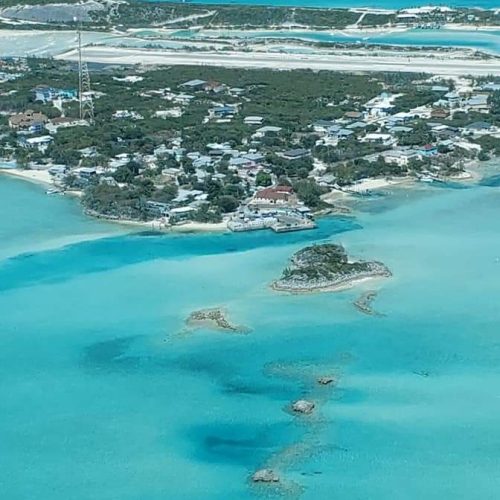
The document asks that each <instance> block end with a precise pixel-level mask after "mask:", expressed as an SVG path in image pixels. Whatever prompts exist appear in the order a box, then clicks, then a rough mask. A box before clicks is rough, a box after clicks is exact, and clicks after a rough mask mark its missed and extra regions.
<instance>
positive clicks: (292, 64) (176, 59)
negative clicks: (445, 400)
mask: <svg viewBox="0 0 500 500" xmlns="http://www.w3.org/2000/svg"><path fill="white" fill-rule="evenodd" d="M83 53H84V58H85V60H87V61H89V62H101V63H115V64H116V63H118V64H138V63H142V64H152V65H155V64H168V65H180V64H185V65H200V66H225V67H234V68H273V69H299V68H307V69H315V70H330V71H400V72H409V71H414V72H427V73H435V74H440V75H449V76H451V75H468V74H471V75H500V59H484V60H480V59H477V60H472V59H465V58H464V59H458V58H451V57H450V56H449V55H446V54H443V56H442V58H441V57H439V58H438V57H423V56H420V55H419V56H418V57H409V58H408V57H402V56H401V54H400V53H399V54H398V55H394V56H378V55H373V54H370V51H369V50H367V51H366V52H365V53H361V52H360V53H357V54H354V55H345V54H339V55H336V54H277V53H265V52H248V53H245V52H229V51H228V52H189V51H186V52H179V51H169V50H161V49H158V50H157V49H155V50H148V49H131V48H115V47H112V48H111V47H86V48H85V49H84V51H83ZM56 58H57V59H65V60H76V59H77V54H76V52H75V51H74V50H72V51H69V52H66V53H64V54H61V55H59V56H57V57H56Z"/></svg>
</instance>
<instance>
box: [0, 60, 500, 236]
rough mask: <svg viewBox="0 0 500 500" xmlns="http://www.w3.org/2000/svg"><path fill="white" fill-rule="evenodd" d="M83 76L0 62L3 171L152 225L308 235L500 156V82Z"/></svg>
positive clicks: (421, 77)
mask: <svg viewBox="0 0 500 500" xmlns="http://www.w3.org/2000/svg"><path fill="white" fill-rule="evenodd" d="M86 77H87V84H88V86H87V87H85V88H83V87H79V82H78V72H77V71H76V70H75V65H74V64H73V63H65V62H57V61H53V60H49V59H34V58H28V59H26V58H9V59H4V60H2V61H1V62H0V82H1V83H0V112H1V122H0V123H1V129H0V157H1V158H2V160H1V164H0V165H2V167H3V169H4V171H6V172H10V173H11V174H17V175H20V176H23V177H26V178H31V179H34V180H39V181H43V182H45V183H46V184H47V186H48V187H47V193H48V194H74V195H77V196H79V197H80V198H81V202H82V205H83V207H84V209H85V211H86V212H87V213H88V214H90V215H93V216H96V217H101V218H106V219H109V220H116V221H120V222H133V223H137V224H144V225H145V226H148V227H151V228H154V229H168V228H175V227H183V226H184V227H188V228H189V227H195V226H196V227H201V228H205V229H229V230H231V231H251V230H260V229H270V230H272V231H275V232H286V231H295V230H304V229H312V228H314V227H315V224H316V223H315V220H314V219H315V217H316V216H317V215H320V214H324V213H339V212H340V213H343V212H345V211H346V210H348V209H347V208H346V207H345V206H344V204H343V200H344V199H345V198H346V197H352V196H366V195H369V194H370V193H371V192H372V190H373V189H376V188H380V187H386V186H389V185H391V184H393V183H400V182H408V181H412V182H428V183H433V182H435V183H436V182H444V181H447V180H450V179H452V180H466V179H468V178H470V177H471V176H473V172H474V164H475V162H478V161H485V160H488V159H490V158H493V157H495V156H498V155H500V78H494V77H491V78H487V77H476V78H472V77H466V76H464V77H461V78H458V77H457V78H453V79H449V78H448V79H446V78H443V77H439V76H429V75H425V74H420V73H415V74H405V75H398V77H397V78H395V77H394V76H393V75H391V74H385V73H384V74H371V75H368V74H366V75H363V74H356V75H352V74H351V75H350V74H345V73H331V72H326V71H323V72H312V71H305V70H304V71H294V72H293V73H292V72H290V71H273V70H245V71H241V70H236V69H235V70H231V69H223V68H197V67H189V66H180V67H154V68H151V67H147V66H143V65H135V66H117V65H93V67H92V70H91V71H90V72H88V70H87V73H86ZM291 77H292V78H291Z"/></svg>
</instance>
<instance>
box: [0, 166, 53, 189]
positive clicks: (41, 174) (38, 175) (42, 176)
mask: <svg viewBox="0 0 500 500" xmlns="http://www.w3.org/2000/svg"><path fill="white" fill-rule="evenodd" d="M0 173H2V174H7V175H12V176H13V177H21V178H22V179H25V180H28V181H32V182H36V183H37V184H44V185H46V186H50V187H52V186H53V185H54V181H53V179H52V176H51V175H50V174H49V172H48V170H21V169H17V168H16V169H14V168H5V169H0Z"/></svg>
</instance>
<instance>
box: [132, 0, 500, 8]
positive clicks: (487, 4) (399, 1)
mask: <svg viewBox="0 0 500 500" xmlns="http://www.w3.org/2000/svg"><path fill="white" fill-rule="evenodd" d="M141 1H143V2H157V1H159V2H162V1H165V2H169V3H190V4H215V5H265V6H270V7H317V8H327V9H335V8H337V9H351V8H373V9H386V10H399V9H408V8H415V7H426V6H428V5H432V6H436V7H443V6H445V7H452V8H453V7H454V8H471V9H472V8H478V9H497V8H498V7H499V5H498V3H497V2H496V0H455V1H453V2H436V1H432V0H431V1H426V0H420V1H415V0H187V2H186V1H185V0H141Z"/></svg>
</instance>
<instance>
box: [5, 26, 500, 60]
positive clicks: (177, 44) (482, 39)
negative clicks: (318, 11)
mask: <svg viewBox="0 0 500 500" xmlns="http://www.w3.org/2000/svg"><path fill="white" fill-rule="evenodd" d="M14 36H15V43H12V37H13V32H11V31H9V30H0V57H7V56H25V55H31V56H40V57H48V56H56V55H58V54H62V53H64V52H66V51H68V50H70V49H75V48H76V36H75V34H74V33H71V32H53V31H48V32H43V33H42V32H29V31H28V32H26V31H24V32H20V31H16V32H15V34H14ZM218 37H232V38H245V39H264V38H272V39H289V38H295V39H300V40H306V41H310V42H330V43H363V44H381V45H396V46H410V47H415V46H416V47H418V46H420V47H429V46H430V47H466V48H471V49H477V50H482V51H488V52H491V53H495V54H500V31H499V30H473V31H472V30H445V29H441V30H410V31H404V32H401V31H400V32H398V31H395V32H389V33H369V32H363V31H360V32H359V33H356V34H353V33H342V32H331V33H329V32H324V31H322V32H312V31H309V32H308V31H295V30H294V31H286V30H282V31H239V30H231V31H229V30H228V31H224V30H201V31H190V30H179V31H174V32H171V33H170V32H164V31H158V30H156V31H155V30H148V31H146V32H145V33H144V32H138V33H136V34H135V36H118V35H110V34H109V33H98V32H85V33H84V34H83V42H84V44H97V45H104V46H109V47H138V48H141V47H150V46H154V47H155V48H156V47H160V48H165V49H181V48H184V47H186V46H191V45H194V46H195V45H196V44H198V43H200V41H202V40H208V42H211V44H212V45H214V44H216V42H217V38H218ZM180 38H182V39H183V40H180Z"/></svg>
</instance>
